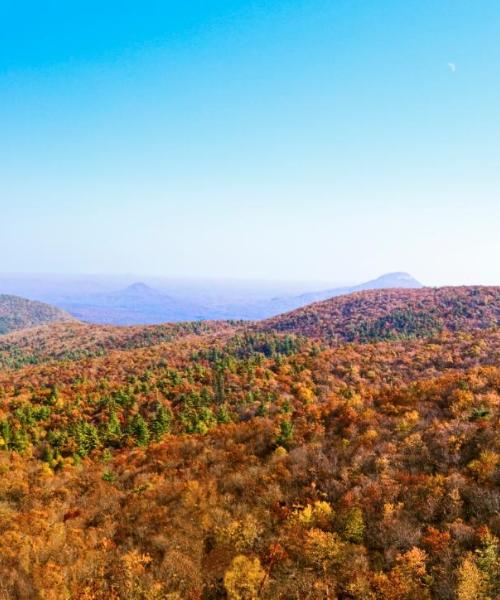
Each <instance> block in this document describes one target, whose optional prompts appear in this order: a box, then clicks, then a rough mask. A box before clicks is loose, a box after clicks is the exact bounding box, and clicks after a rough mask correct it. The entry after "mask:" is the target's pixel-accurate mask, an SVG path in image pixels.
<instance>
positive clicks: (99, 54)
mask: <svg viewBox="0 0 500 600" xmlns="http://www.w3.org/2000/svg"><path fill="white" fill-rule="evenodd" d="M499 142H500V3H499V2H498V0H406V1H405V2H402V1H401V0H328V1H325V0H294V1H291V0H290V1H287V0H274V1H273V0H267V1H264V0H254V1H243V0H231V1H224V0H179V1H168V0H158V1H153V0H141V2H139V1H127V0H120V1H117V0H107V1H106V2H102V1H99V2H98V1H97V0H85V1H83V0H73V1H72V2H63V1H62V0H58V1H55V0H45V1H44V2H39V1H34V0H33V1H29V0H26V1H23V0H2V2H1V3H0V272H4V273H14V272H18V273H23V272H25V273H74V274H78V273H96V274H111V273H138V274H144V275H154V276H165V277H224V278H239V279H241V278H243V279H244V278H248V279H269V280H297V281H298V280H301V281H302V280H324V281H363V280H366V279H370V278H372V277H375V276H377V275H380V274H382V273H384V272H390V271H401V270H402V271H408V272H410V273H412V274H413V275H414V276H415V277H417V278H418V279H419V280H421V281H423V282H424V283H426V284H429V285H444V284H474V283H476V284H496V285H498V284H500V260H499V259H500V235H499V231H500V143H499Z"/></svg>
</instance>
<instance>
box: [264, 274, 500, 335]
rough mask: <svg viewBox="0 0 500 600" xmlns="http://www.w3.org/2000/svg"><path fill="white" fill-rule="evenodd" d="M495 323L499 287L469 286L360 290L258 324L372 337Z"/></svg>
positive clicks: (499, 317)
mask: <svg viewBox="0 0 500 600" xmlns="http://www.w3.org/2000/svg"><path fill="white" fill-rule="evenodd" d="M499 325H500V288H498V287H480V286H475V287H473V286H471V287H455V288H422V289H408V290H397V289H396V290H394V289H386V290H373V291H369V292H359V293H356V294H349V295H347V296H340V297H338V298H332V299H331V300H325V301H324V302H317V303H316V304H311V305H309V306H306V307H305V308H302V309H299V310H296V311H293V312H291V313H287V314H284V315H281V316H278V317H274V318H273V319H269V320H268V321H263V323H262V324H261V325H259V328H261V329H264V330H278V331H294V332H295V333H300V334H302V335H308V336H312V337H318V338H324V339H328V340H330V341H344V342H345V341H361V342H372V341H379V340H393V339H409V338H419V337H426V336H429V335H434V334H436V333H439V332H440V331H470V330H472V329H477V328H479V329H487V328H490V327H498V326H499Z"/></svg>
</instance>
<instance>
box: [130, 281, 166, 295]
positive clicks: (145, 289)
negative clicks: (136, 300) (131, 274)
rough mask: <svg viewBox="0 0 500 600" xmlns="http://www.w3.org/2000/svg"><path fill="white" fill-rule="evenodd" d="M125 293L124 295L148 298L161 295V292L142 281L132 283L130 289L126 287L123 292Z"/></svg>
mask: <svg viewBox="0 0 500 600" xmlns="http://www.w3.org/2000/svg"><path fill="white" fill-rule="evenodd" d="M123 293H124V294H134V295H147V296H158V295H160V292H159V291H157V290H155V289H153V288H152V287H149V285H146V284H145V283H143V282H142V281H136V282H135V283H132V284H131V285H129V286H128V287H126V288H125V289H124V290H123Z"/></svg>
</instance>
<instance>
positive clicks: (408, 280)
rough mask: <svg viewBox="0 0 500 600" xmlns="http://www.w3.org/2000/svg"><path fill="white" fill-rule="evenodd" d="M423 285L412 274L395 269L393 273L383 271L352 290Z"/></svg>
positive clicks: (417, 286) (419, 286)
mask: <svg viewBox="0 0 500 600" xmlns="http://www.w3.org/2000/svg"><path fill="white" fill-rule="evenodd" d="M421 287H424V286H423V285H422V284H421V283H420V281H417V280H416V279H415V278H414V277H413V276H412V275H410V274H409V273H406V272H405V271H395V272H394V273H384V274H383V275H380V277H377V278H376V279H373V280H371V281H367V282H366V283H362V284H360V285H358V286H355V287H354V288H353V291H361V290H374V289H381V288H421Z"/></svg>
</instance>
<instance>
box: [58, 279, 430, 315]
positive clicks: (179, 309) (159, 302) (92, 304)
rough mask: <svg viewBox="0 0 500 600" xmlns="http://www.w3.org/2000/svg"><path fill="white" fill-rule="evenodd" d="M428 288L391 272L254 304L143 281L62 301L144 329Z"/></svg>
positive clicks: (71, 308) (66, 307)
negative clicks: (206, 298) (178, 292)
mask: <svg viewBox="0 0 500 600" xmlns="http://www.w3.org/2000/svg"><path fill="white" fill-rule="evenodd" d="M420 287H422V284H421V283H420V282H418V281H417V280H416V279H414V278H413V277H412V276H411V275H409V274H408V273H388V274H386V275H382V276H381V277H378V278H377V279H374V280H372V281H367V282H365V283H362V284H359V285H353V286H350V287H338V288H330V289H325V290H320V291H317V292H308V293H303V294H300V295H293V294H291V295H283V296H275V297H271V298H269V299H255V298H254V299H249V300H248V301H247V302H245V301H244V300H243V301H242V300H239V301H238V302H235V301H232V302H224V299H222V301H220V302H207V303H201V302H200V301H199V300H198V299H196V298H195V299H194V300H190V299H189V298H185V297H184V298H182V297H179V296H174V295H170V294H167V293H164V292H162V291H160V290H158V289H155V288H153V287H151V286H149V285H146V284H145V283H142V282H136V283H133V284H132V285H129V286H127V287H125V288H124V289H121V290H118V291H114V292H105V293H98V294H83V295H80V296H76V297H69V298H67V299H62V300H61V301H58V302H56V304H57V306H60V307H61V308H63V309H64V310H66V311H68V312H69V313H70V314H72V315H73V316H74V317H76V318H78V319H80V320H82V321H86V322H90V323H101V324H113V325H139V324H154V323H163V322H179V321H201V320H214V319H224V320H226V319H236V320H239V319H242V320H254V319H265V318H268V317H272V316H274V315H277V314H280V313H283V312H287V311H290V310H294V309H296V308H300V307H301V306H305V305H306V304H310V303H311V302H316V301H318V300H324V299H326V298H332V297H334V296H340V295H342V294H349V293H351V292H354V291H361V290H369V289H381V288H420Z"/></svg>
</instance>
